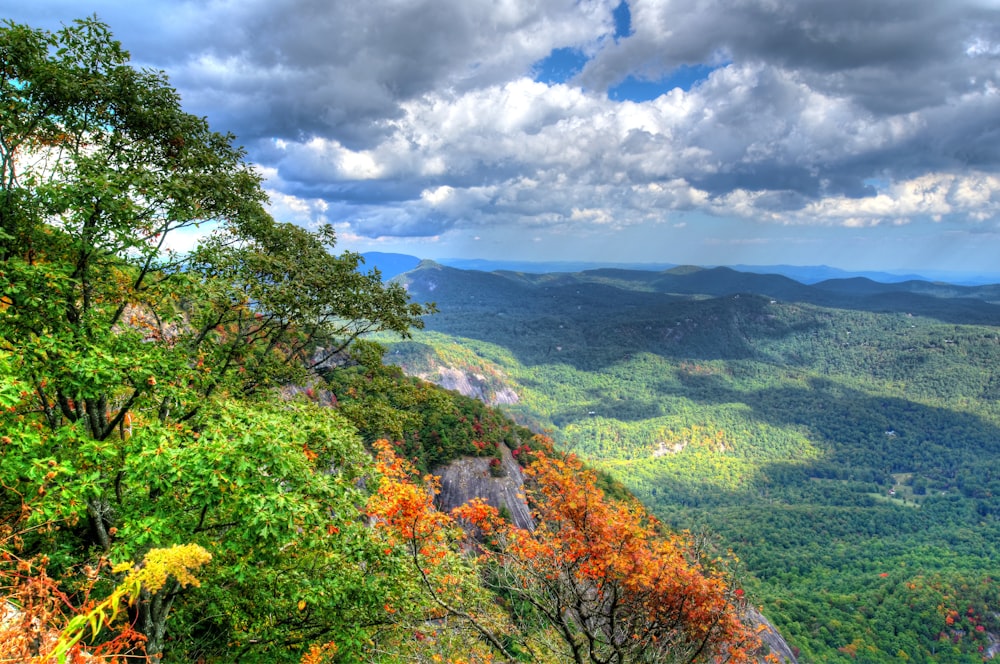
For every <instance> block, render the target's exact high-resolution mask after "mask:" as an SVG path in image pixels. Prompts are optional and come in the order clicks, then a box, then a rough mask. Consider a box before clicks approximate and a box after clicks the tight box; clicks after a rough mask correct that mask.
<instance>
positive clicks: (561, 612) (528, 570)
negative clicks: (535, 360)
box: [455, 452, 760, 662]
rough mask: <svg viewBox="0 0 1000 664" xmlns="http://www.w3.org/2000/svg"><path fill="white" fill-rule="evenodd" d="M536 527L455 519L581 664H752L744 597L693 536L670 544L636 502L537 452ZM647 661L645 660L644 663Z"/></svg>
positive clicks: (533, 472)
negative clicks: (474, 531)
mask: <svg viewBox="0 0 1000 664" xmlns="http://www.w3.org/2000/svg"><path fill="white" fill-rule="evenodd" d="M525 472H526V473H527V474H528V475H529V476H531V477H532V478H533V482H532V486H533V488H532V489H531V490H530V491H529V499H530V502H531V504H532V506H533V509H534V512H535V519H536V522H537V524H538V526H537V527H536V528H535V530H533V531H527V530H523V529H519V528H516V527H514V526H512V525H510V524H509V523H507V522H505V521H503V520H502V519H500V518H499V516H498V514H497V512H496V510H494V509H493V508H492V507H489V506H487V505H485V504H484V503H482V501H474V502H473V503H471V504H469V505H466V506H463V507H460V508H458V509H457V510H456V511H455V514H456V516H458V517H460V518H461V519H463V520H465V521H466V522H468V523H470V524H473V525H475V526H477V527H478V528H479V529H480V531H481V533H482V535H483V537H484V538H485V545H486V546H485V551H484V553H483V554H482V556H483V558H484V559H485V560H487V561H489V562H491V563H492V564H493V565H494V566H495V567H496V568H497V569H498V570H499V572H498V578H499V579H500V583H501V584H502V585H503V586H504V590H505V591H506V592H508V593H511V594H514V595H516V596H519V597H520V598H522V599H523V600H525V601H527V602H528V603H530V604H531V605H532V607H533V609H534V610H535V611H537V612H541V613H542V614H544V616H545V618H546V619H547V620H548V621H549V622H550V623H551V624H552V626H553V627H555V628H556V629H557V630H558V632H559V633H560V635H561V636H562V637H563V640H564V641H565V646H566V648H567V649H568V651H567V652H566V656H567V657H568V658H571V659H573V660H574V661H578V662H583V661H594V662H597V661H608V657H609V656H610V657H611V660H613V661H636V660H638V659H641V658H643V657H648V656H649V655H650V654H651V652H655V651H662V652H663V653H664V654H665V655H666V654H668V653H669V655H670V657H671V661H675V660H677V661H692V662H694V661H714V660H720V661H722V660H725V661H730V662H747V661H752V660H753V659H754V657H755V655H756V652H757V651H758V650H759V648H760V640H759V637H758V636H757V634H756V632H755V630H754V629H753V628H752V627H750V626H748V625H744V624H743V622H742V620H741V619H740V615H741V613H742V611H743V609H744V605H743V602H742V596H743V593H742V591H740V590H734V589H732V588H730V587H729V586H728V585H727V583H726V580H725V578H724V576H723V573H722V572H721V571H719V570H718V569H716V568H714V567H713V566H712V565H710V564H706V562H705V561H702V560H701V559H700V556H699V555H698V552H697V550H696V547H695V546H694V544H693V543H692V541H691V540H690V538H689V537H687V536H685V535H678V534H669V535H664V534H661V533H660V528H659V527H658V524H657V523H656V522H655V521H653V520H652V519H651V518H650V517H649V516H648V515H647V514H646V513H645V511H644V510H643V508H642V507H641V506H640V505H639V504H637V503H618V502H614V501H611V500H609V499H607V498H605V497H604V495H603V494H602V492H601V490H600V489H599V488H598V487H597V485H596V478H595V476H594V474H593V473H592V472H590V471H587V470H585V469H584V468H583V466H582V464H581V463H580V462H579V461H578V460H576V459H575V458H574V457H572V456H571V457H568V458H565V459H563V458H558V457H557V456H554V455H551V454H546V453H544V452H538V453H536V457H535V460H534V462H533V463H532V464H531V465H530V466H529V467H528V468H527V469H526V471H525ZM643 661H645V660H643Z"/></svg>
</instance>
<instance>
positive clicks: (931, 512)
mask: <svg viewBox="0 0 1000 664" xmlns="http://www.w3.org/2000/svg"><path fill="white" fill-rule="evenodd" d="M397 279H398V281H399V283H402V284H403V285H405V286H406V288H407V289H408V291H409V292H410V294H411V296H413V297H415V298H416V299H428V300H431V299H432V300H434V301H435V302H436V304H437V306H438V308H439V310H440V311H439V313H438V314H436V315H434V316H431V317H427V318H426V319H425V320H426V326H427V327H426V330H425V331H423V332H420V333H417V334H415V335H414V338H413V339H412V340H410V341H404V342H399V343H394V344H392V345H391V347H390V353H389V355H388V356H387V358H388V359H389V360H390V361H392V362H394V363H396V364H399V365H400V366H402V367H403V368H404V369H405V370H406V371H407V373H410V374H417V375H421V376H425V377H428V378H430V379H432V380H435V379H440V378H441V374H442V371H455V370H458V371H461V372H462V373H464V374H465V375H467V376H469V377H470V378H471V379H472V380H473V382H475V383H476V385H477V389H478V390H479V392H480V393H481V394H482V395H483V396H485V397H486V398H487V399H489V398H490V395H491V394H492V395H496V394H499V393H501V392H503V391H504V390H507V391H512V392H513V393H514V394H516V397H517V398H516V399H510V398H506V399H504V400H502V401H505V402H506V403H507V405H505V406H504V408H505V409H506V410H507V411H508V412H510V413H511V414H512V415H514V416H515V418H516V419H518V421H520V422H522V423H523V424H526V425H529V426H532V427H536V428H542V429H545V430H548V431H549V432H551V434H552V435H553V436H554V437H555V439H556V441H557V443H558V444H559V445H561V446H562V447H564V448H565V449H568V450H573V451H576V452H578V453H580V454H581V455H583V456H584V457H585V458H587V459H589V460H590V461H592V462H593V463H595V464H597V465H598V466H599V467H601V468H604V469H606V470H608V471H610V472H611V473H612V474H613V475H614V476H615V477H616V478H617V479H619V480H621V481H622V482H623V483H624V484H625V485H626V486H627V487H628V488H629V489H630V490H632V491H633V492H634V493H635V494H636V495H637V496H639V497H640V498H641V499H642V500H643V502H644V503H645V504H646V505H647V506H649V507H650V508H651V509H652V510H653V511H654V512H655V513H656V514H657V515H658V516H660V517H661V518H662V519H664V520H665V521H666V522H668V523H669V524H670V525H672V526H674V527H676V528H684V529H692V530H695V531H702V530H705V531H707V532H710V533H713V534H714V535H716V536H718V537H720V538H721V539H722V541H723V542H724V543H725V545H726V546H730V547H732V549H733V550H734V551H735V552H736V554H737V555H738V556H739V557H740V558H741V559H742V561H743V563H744V565H745V572H746V574H747V577H748V579H747V581H748V583H749V584H750V585H751V586H752V587H753V589H754V592H755V594H756V596H757V597H758V598H760V600H761V601H762V602H763V608H764V612H765V614H767V615H768V616H769V617H770V618H771V619H772V620H773V621H774V622H775V623H776V625H777V626H778V628H779V629H780V631H781V632H782V634H783V635H784V636H785V637H786V638H787V639H788V640H789V642H790V643H791V644H792V645H793V646H794V647H796V648H798V649H799V651H800V653H801V658H802V661H825V662H849V661H866V662H890V661H892V662H895V661H901V660H912V661H925V662H928V661H941V662H951V661H954V662H965V661H970V662H971V661H982V659H983V657H984V656H992V654H993V652H994V651H995V646H994V643H995V641H994V639H995V637H994V636H991V635H994V634H996V633H997V632H998V631H1000V618H998V616H997V614H996V606H997V605H998V603H1000V588H998V586H997V581H996V579H997V578H998V577H1000V523H998V516H1000V471H997V470H996V469H997V468H998V467H1000V466H998V463H997V462H998V460H1000V407H998V405H997V396H998V394H1000V376H998V375H997V373H996V371H995V367H997V366H998V361H1000V306H998V304H997V302H998V301H1000V297H998V291H997V288H996V287H994V286H983V287H953V286H949V285H946V284H936V283H929V282H920V281H911V282H904V283H901V284H877V283H875V282H872V281H869V280H865V279H845V280H834V281H829V282H821V283H819V284H815V285H812V286H805V285H803V284H799V283H798V282H795V281H792V280H790V279H787V278H784V277H778V276H775V275H752V274H744V273H739V272H735V271H732V270H727V269H723V268H717V269H712V270H705V269H699V268H675V269H673V270H670V271H667V272H660V273H657V272H630V271H626V270H595V271H589V272H583V273H574V274H546V275H534V274H526V273H512V272H494V273H483V272H471V271H470V272H463V271H460V270H455V269H452V268H446V267H442V266H439V265H436V264H433V263H424V264H422V265H421V266H420V267H418V268H417V269H415V270H413V271H411V272H409V273H406V274H404V275H402V276H401V277H398V278H397ZM508 396H509V395H508ZM512 402H513V403H512Z"/></svg>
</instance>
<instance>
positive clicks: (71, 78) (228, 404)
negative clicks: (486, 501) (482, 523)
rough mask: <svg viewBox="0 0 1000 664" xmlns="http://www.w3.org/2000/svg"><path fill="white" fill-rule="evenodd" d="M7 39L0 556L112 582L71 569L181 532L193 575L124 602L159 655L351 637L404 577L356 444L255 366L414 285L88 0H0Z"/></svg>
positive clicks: (173, 541)
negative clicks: (272, 195) (205, 235)
mask: <svg viewBox="0 0 1000 664" xmlns="http://www.w3.org/2000/svg"><path fill="white" fill-rule="evenodd" d="M0 53H2V55H3V67H2V69H0V90H2V93H3V99H4V104H3V105H2V106H3V107H2V109H0V123H2V124H0V177H2V181H3V186H2V188H0V258H2V267H0V406H2V407H3V411H2V412H0V452H2V453H0V477H2V478H3V479H2V482H0V515H2V518H3V519H4V523H3V524H2V530H0V537H3V538H4V539H3V542H4V543H6V542H11V544H12V548H11V550H7V549H6V548H5V549H4V551H3V554H4V556H3V558H2V564H0V574H7V573H9V572H10V569H11V567H10V565H12V564H13V562H12V561H14V560H15V559H16V557H17V556H20V557H22V558H26V559H28V558H33V557H40V558H41V559H44V560H47V564H48V567H49V569H51V570H53V572H54V573H56V574H58V575H59V577H60V578H61V579H62V581H61V583H63V584H64V585H65V586H66V588H67V589H69V590H70V591H73V590H74V589H76V590H80V589H84V588H88V589H89V588H90V587H91V586H92V585H94V583H96V584H97V585H96V587H97V590H101V589H102V588H103V589H105V590H107V592H109V593H112V595H111V596H112V597H113V596H114V594H113V590H114V588H115V587H116V586H119V585H120V583H121V581H122V576H121V574H120V573H116V574H114V575H111V576H110V577H109V578H106V579H100V580H98V581H94V580H93V579H86V578H82V577H83V576H85V574H84V573H83V572H82V571H81V570H82V569H83V568H84V567H85V566H87V567H89V568H90V569H103V568H104V566H103V565H102V561H104V560H106V559H111V560H115V561H120V560H141V559H142V558H143V556H144V555H145V554H146V553H147V552H149V551H150V550H154V549H161V548H165V547H170V546H174V545H180V544H188V545H192V546H194V545H197V546H201V547H203V548H204V549H205V550H206V551H208V552H209V553H210V554H211V556H212V563H211V564H210V565H209V566H208V567H207V568H206V569H205V571H204V574H203V575H202V578H203V580H204V581H205V584H204V586H203V587H202V588H200V589H197V590H193V589H192V588H185V587H184V585H185V584H184V583H183V579H181V578H178V577H177V576H176V575H175V576H171V577H170V579H169V580H166V581H165V582H164V583H165V586H164V587H163V588H162V589H160V590H159V591H158V592H157V591H154V590H150V589H148V588H146V587H143V589H142V592H141V597H140V598H139V600H138V601H136V602H135V605H134V607H133V608H132V610H131V611H132V613H131V615H130V620H131V621H132V622H133V623H134V625H135V627H136V629H137V630H138V631H140V632H141V633H142V634H143V635H144V636H145V638H146V648H147V651H148V653H149V655H150V656H151V658H152V660H153V661H158V660H159V659H160V657H161V656H163V655H164V654H165V655H166V656H167V657H170V658H174V659H176V660H181V661H191V660H196V659H201V658H207V659H214V660H217V661H232V656H233V651H234V649H235V650H236V651H237V652H238V653H239V656H238V657H237V659H239V661H269V662H270V661H281V660H292V661H294V660H297V659H298V658H299V656H300V654H301V653H302V652H303V651H305V649H307V647H308V646H309V645H310V644H312V643H314V642H324V641H330V640H332V641H335V642H336V644H337V652H338V653H340V656H341V657H343V658H345V661H356V659H357V657H358V656H359V654H360V653H361V651H362V650H363V648H364V647H365V644H366V643H367V639H368V637H369V635H370V626H371V625H373V624H376V623H378V621H379V620H380V618H381V616H382V615H383V614H384V610H383V602H382V600H383V598H384V597H385V596H387V593H389V592H390V589H391V587H392V586H393V584H394V583H397V582H398V580H397V579H394V578H393V576H392V574H391V571H390V573H385V574H383V573H379V572H380V568H379V565H380V559H381V554H380V549H379V548H378V545H377V543H376V542H375V540H374V539H373V538H372V537H371V536H370V533H369V532H368V530H367V528H366V527H365V526H364V523H363V521H362V520H361V519H360V518H359V516H358V513H359V512H358V511H359V508H360V506H361V505H362V504H363V503H364V500H365V493H364V490H363V488H362V487H363V485H364V477H365V476H366V474H367V473H368V472H369V469H370V462H369V461H368V457H367V456H366V455H365V454H364V452H363V448H362V445H361V442H360V440H359V439H358V437H357V435H356V432H355V429H354V427H353V426H352V425H351V424H350V423H349V422H348V421H347V420H346V419H344V418H343V417H341V416H340V415H338V414H336V413H335V412H334V411H332V410H331V409H329V408H321V407H319V406H317V405H315V404H308V403H298V402H286V401H282V400H280V399H276V398H275V396H274V394H273V393H271V392H270V391H269V390H268V388H270V387H274V386H280V385H283V384H285V383H286V382H288V381H292V380H296V381H306V380H315V379H316V375H315V369H316V368H317V367H318V366H319V365H321V364H323V363H327V362H328V361H330V360H331V359H332V358H335V357H337V356H339V355H341V354H343V353H344V352H346V351H347V350H348V349H349V348H350V346H351V344H352V343H353V342H354V341H355V340H356V339H358V337H360V336H361V335H363V334H366V333H368V332H371V331H388V332H393V333H396V334H399V335H403V336H405V335H406V334H407V333H408V331H409V329H410V327H411V326H419V325H420V321H419V319H418V316H419V315H420V314H421V313H424V312H425V311H427V310H428V309H427V308H425V307H423V306H420V305H416V304H413V303H411V302H410V301H409V299H408V297H407V295H406V293H405V291H404V290H403V289H402V288H401V287H399V286H391V285H390V286H385V285H383V284H382V282H381V278H380V275H379V274H378V273H377V271H372V272H368V273H363V272H360V271H359V270H358V267H359V263H360V258H359V257H358V256H357V255H356V254H351V253H347V254H343V255H341V256H334V255H333V254H331V253H330V252H331V250H332V249H333V247H334V242H335V238H334V235H333V233H332V231H331V230H330V229H328V228H324V229H320V230H319V231H316V232H309V231H305V230H303V229H300V228H297V227H295V226H292V225H289V224H280V223H276V222H275V221H274V220H273V219H271V218H270V217H269V216H268V215H267V213H266V212H265V210H264V207H263V206H264V203H265V200H264V194H263V193H262V191H261V189H260V179H259V176H258V175H257V174H256V173H255V171H254V170H253V168H252V167H251V166H250V165H248V164H247V163H245V161H244V153H243V151H242V150H241V149H239V148H236V147H234V146H233V145H232V141H233V137H232V136H227V135H221V134H217V133H215V132H212V131H211V130H210V129H209V128H208V125H207V123H206V122H205V121H204V120H203V119H200V118H197V117H194V116H191V115H189V114H187V113H184V112H183V111H182V109H181V107H180V102H179V99H178V97H177V94H176V92H175V91H174V90H173V89H172V88H171V87H170V86H169V84H168V82H167V81H166V78H165V76H164V75H163V74H162V73H160V72H151V71H140V70H136V69H134V68H133V67H132V66H131V65H130V64H129V62H128V54H127V53H126V52H125V51H123V50H122V48H121V46H120V45H119V44H118V43H117V42H116V41H114V40H113V38H112V37H111V35H110V33H109V31H108V29H107V27H106V26H105V25H103V24H102V23H100V22H98V21H97V20H96V19H88V20H83V21H77V22H76V23H74V24H73V25H72V26H69V27H66V28H64V29H62V30H60V31H59V32H57V33H48V32H44V31H38V30H32V29H30V28H28V27H26V26H21V25H16V24H13V23H10V22H5V23H4V24H3V26H2V27H0ZM198 226H204V227H205V229H214V230H213V233H212V235H211V237H210V238H209V239H208V240H206V241H205V242H203V243H202V244H201V245H200V247H199V248H197V249H196V250H194V251H193V252H191V253H190V254H185V255H179V254H175V253H173V252H171V251H169V250H167V249H166V248H165V247H166V246H167V245H168V237H169V236H171V234H174V233H176V232H177V231H180V230H184V229H188V230H193V229H194V228H195V227H198ZM251 397H259V398H251ZM15 554H16V556H15ZM88 592H89V590H88ZM171 614H174V615H175V616H176V618H177V619H176V620H174V619H172V620H171V621H170V623H169V624H171V625H172V627H171V628H170V630H168V618H169V617H170V615H171ZM81 615H87V614H86V613H85V612H84V613H82V614H81ZM94 631H95V633H94V634H93V635H91V636H92V637H94V638H95V639H98V638H99V635H98V634H97V632H99V631H100V630H94ZM168 633H169V634H170V637H171V639H172V642H168V641H167V637H168Z"/></svg>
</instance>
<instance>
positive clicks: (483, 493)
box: [434, 444, 535, 530]
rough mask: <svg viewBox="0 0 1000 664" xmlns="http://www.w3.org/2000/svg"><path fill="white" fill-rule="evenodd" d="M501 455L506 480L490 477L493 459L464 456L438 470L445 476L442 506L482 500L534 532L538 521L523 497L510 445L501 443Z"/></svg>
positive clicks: (440, 499)
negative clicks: (507, 513)
mask: <svg viewBox="0 0 1000 664" xmlns="http://www.w3.org/2000/svg"><path fill="white" fill-rule="evenodd" d="M500 452H501V454H502V458H501V468H503V476H502V477H493V475H491V474H490V460H489V458H485V457H463V458H461V459H456V460H454V461H452V462H451V463H449V464H448V465H447V466H445V467H443V468H438V469H436V470H435V471H434V473H435V474H436V475H440V477H441V493H440V494H439V495H438V503H439V505H438V507H439V508H440V509H441V510H442V511H449V510H451V509H453V508H455V507H458V506H459V505H462V504H464V503H467V502H468V501H470V500H471V499H473V498H482V499H483V500H484V501H486V503H487V504H489V505H492V506H493V507H495V508H497V509H498V510H499V509H502V508H507V511H509V512H510V516H511V521H512V522H513V523H514V525H516V526H517V527H519V528H526V529H528V530H534V528H535V522H534V521H533V520H532V518H531V511H530V510H529V509H528V503H527V502H525V500H524V497H523V486H524V475H522V474H521V467H520V466H519V465H518V464H517V462H516V461H515V460H514V457H513V456H511V453H510V449H508V448H507V446H506V445H503V444H501V446H500Z"/></svg>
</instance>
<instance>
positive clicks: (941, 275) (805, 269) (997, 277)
mask: <svg viewBox="0 0 1000 664" xmlns="http://www.w3.org/2000/svg"><path fill="white" fill-rule="evenodd" d="M362 256H364V258H365V263H366V265H367V266H368V267H373V266H375V267H378V268H379V270H380V271H381V272H382V274H383V276H384V277H385V278H386V279H391V278H392V277H394V276H396V275H397V274H401V273H402V272H406V271H407V270H411V269H413V268H414V267H416V266H417V265H418V264H419V263H420V260H421V259H420V258H418V257H416V256H411V255H408V254H396V253H383V252H367V253H363V254H362ZM435 262H437V263H439V264H441V265H447V266H449V267H454V268H459V269H462V270H478V271H481V272H498V271H502V272H525V273H531V274H546V273H555V272H559V273H562V272H569V273H575V272H584V271H591V270H600V269H623V270H631V271H643V272H663V271H666V270H670V269H672V268H676V267H681V266H680V265H678V264H676V263H624V262H595V261H514V260H511V261H505V260H487V259H479V258H441V259H436V260H435ZM702 267H704V268H712V267H728V268H730V269H732V270H736V271H738V272H744V273H755V274H778V275H783V276H785V277H788V278H790V279H794V280H795V281H798V282H800V283H803V284H807V285H812V284H816V283H819V282H822V281H829V280H832V279H851V278H855V277H863V278H866V279H869V280H871V281H875V282H878V283H899V282H905V281H929V282H946V283H949V284H955V285H961V286H978V285H986V284H1000V273H991V274H980V273H960V272H945V271H935V270H924V271H921V272H919V273H916V272H908V273H898V272H888V271H877V270H857V271H855V270H844V269H841V268H836V267H830V266H827V265H746V264H734V265H708V266H702Z"/></svg>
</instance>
